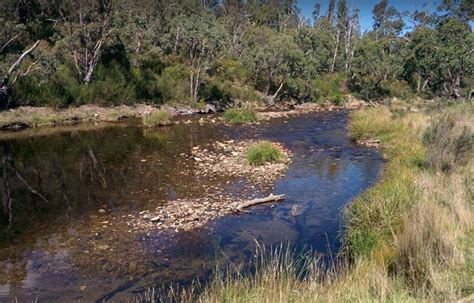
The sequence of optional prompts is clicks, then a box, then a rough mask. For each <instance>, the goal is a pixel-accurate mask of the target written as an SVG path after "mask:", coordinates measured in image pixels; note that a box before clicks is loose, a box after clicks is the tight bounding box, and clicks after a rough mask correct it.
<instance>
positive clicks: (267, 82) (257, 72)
mask: <svg viewBox="0 0 474 303" xmlns="http://www.w3.org/2000/svg"><path fill="white" fill-rule="evenodd" d="M244 39H245V46H246V47H245V49H246V52H245V55H244V56H245V63H246V65H247V68H248V69H249V70H250V71H253V78H254V81H255V82H256V85H257V87H260V88H261V89H262V90H263V93H264V94H265V95H266V96H267V101H268V103H269V104H270V105H273V104H274V103H275V100H276V98H277V97H278V95H279V94H280V92H281V91H282V89H283V87H284V84H285V80H286V79H287V78H289V77H291V76H293V75H295V74H296V73H298V72H300V70H301V69H300V68H301V64H302V61H303V57H304V54H303V52H302V51H301V49H300V48H299V47H298V45H297V44H296V43H295V41H294V38H293V36H291V35H287V34H278V33H277V32H276V31H275V30H273V29H271V28H268V27H265V26H256V27H252V28H249V30H248V31H247V32H246V34H245V38H244Z"/></svg>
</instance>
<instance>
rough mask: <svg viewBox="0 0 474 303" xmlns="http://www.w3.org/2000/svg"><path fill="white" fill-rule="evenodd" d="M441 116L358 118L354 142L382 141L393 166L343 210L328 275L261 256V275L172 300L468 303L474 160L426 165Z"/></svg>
mask: <svg viewBox="0 0 474 303" xmlns="http://www.w3.org/2000/svg"><path fill="white" fill-rule="evenodd" d="M463 106H465V105H463ZM469 106H470V107H472V106H473V105H472V104H471V105H469ZM450 112H451V113H453V114H454V115H457V117H458V118H457V120H456V121H463V122H462V123H463V125H462V127H463V128H464V127H467V128H469V127H471V126H472V122H473V116H472V112H473V111H472V109H469V110H468V111H463V113H460V112H459V111H457V110H452V109H450ZM459 115H464V116H463V117H462V118H459ZM438 118H439V114H438V113H436V112H432V113H430V114H427V113H406V114H404V115H398V114H397V115H392V113H391V112H390V111H389V110H388V109H387V108H376V109H369V110H362V111H357V112H354V113H353V114H352V119H351V125H350V130H351V134H352V135H353V137H354V138H376V139H379V140H380V141H381V142H382V143H383V152H384V153H386V154H387V156H388V163H387V165H386V167H385V169H384V172H383V176H382V179H381V181H380V182H379V183H378V184H377V185H376V186H374V187H373V188H372V189H370V190H368V191H366V192H365V193H363V194H362V195H361V196H359V197H358V198H356V199H355V200H354V201H353V202H352V203H351V204H350V205H349V206H348V207H347V208H346V210H345V212H344V214H345V220H346V224H347V226H346V228H345V235H344V237H343V243H344V249H343V250H342V251H341V254H340V256H339V258H340V261H339V263H338V267H337V268H333V269H331V270H329V271H322V270H321V268H320V267H319V266H318V264H319V263H318V260H317V258H316V257H315V256H314V255H313V254H306V255H304V256H297V258H295V257H296V256H294V255H291V254H288V253H286V252H285V251H283V250H279V251H278V250H277V253H275V252H268V251H265V250H263V251H260V253H262V255H263V256H267V257H259V258H260V260H261V261H260V263H259V265H258V266H257V267H256V268H257V270H256V272H255V273H249V272H246V273H245V272H244V273H243V272H241V271H237V273H235V272H234V273H230V274H223V275H217V276H216V277H215V278H214V279H213V281H212V282H210V283H209V284H208V285H205V286H203V288H201V290H200V291H199V292H196V291H195V289H185V290H182V291H181V292H179V293H174V295H175V297H174V300H175V301H196V302H452V301H456V300H459V299H463V300H464V302H471V301H472V300H473V296H474V295H473V293H474V283H473V278H472V277H474V265H473V264H474V263H473V261H474V260H473V256H472V251H473V249H474V247H473V243H474V230H473V222H474V215H473V206H474V205H473V202H472V201H474V190H473V189H474V186H473V185H474V184H473V180H474V178H473V177H474V165H472V164H473V162H472V159H473V157H472V153H471V154H469V155H470V156H469V157H468V158H467V159H466V160H465V161H466V162H464V164H463V165H461V164H460V163H459V162H452V164H453V165H452V167H451V170H450V171H449V173H447V172H445V171H443V170H437V169H435V168H434V167H432V166H431V165H430V164H429V163H428V162H429V158H430V153H431V152H433V151H432V150H431V148H435V149H436V147H429V146H428V148H425V146H424V145H423V133H424V132H425V131H426V129H427V128H430V127H434V125H436V123H437V122H436V121H438ZM430 121H431V122H430ZM430 125H431V126H430ZM451 152H455V151H453V150H451V151H449V150H448V151H446V153H448V154H449V153H451ZM294 260H297V262H298V263H295V261H294ZM303 272H304V273H305V274H304V275H303V274H301V273H303Z"/></svg>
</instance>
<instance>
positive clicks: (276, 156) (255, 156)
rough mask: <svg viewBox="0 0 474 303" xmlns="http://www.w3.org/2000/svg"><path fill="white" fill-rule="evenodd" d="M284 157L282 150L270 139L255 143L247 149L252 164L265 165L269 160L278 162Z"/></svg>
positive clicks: (248, 159)
mask: <svg viewBox="0 0 474 303" xmlns="http://www.w3.org/2000/svg"><path fill="white" fill-rule="evenodd" d="M282 158H283V153H282V152H281V150H280V149H279V148H278V147H277V146H275V145H274V144H273V143H271V142H269V141H259V142H257V143H253V144H252V145H251V146H249V147H248V149H247V162H248V163H249V164H250V165H255V166H258V165H263V164H265V163H267V162H278V161H280V160H281V159H282Z"/></svg>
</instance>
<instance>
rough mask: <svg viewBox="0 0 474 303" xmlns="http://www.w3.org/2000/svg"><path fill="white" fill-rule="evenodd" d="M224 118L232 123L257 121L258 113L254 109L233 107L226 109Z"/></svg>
mask: <svg viewBox="0 0 474 303" xmlns="http://www.w3.org/2000/svg"><path fill="white" fill-rule="evenodd" d="M224 120H225V122H227V123H232V124H242V123H250V122H255V121H257V113H256V112H255V111H254V110H253V109H246V108H231V109H228V110H226V111H225V113H224Z"/></svg>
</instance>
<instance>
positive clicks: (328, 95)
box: [311, 73, 346, 105]
mask: <svg viewBox="0 0 474 303" xmlns="http://www.w3.org/2000/svg"><path fill="white" fill-rule="evenodd" d="M345 95H346V90H345V76H344V74H342V73H341V74H329V75H321V76H319V77H316V79H314V80H313V81H312V82H311V97H312V101H313V102H321V103H324V102H328V101H329V102H331V103H334V104H336V105H339V104H341V103H343V102H344V101H345Z"/></svg>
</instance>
